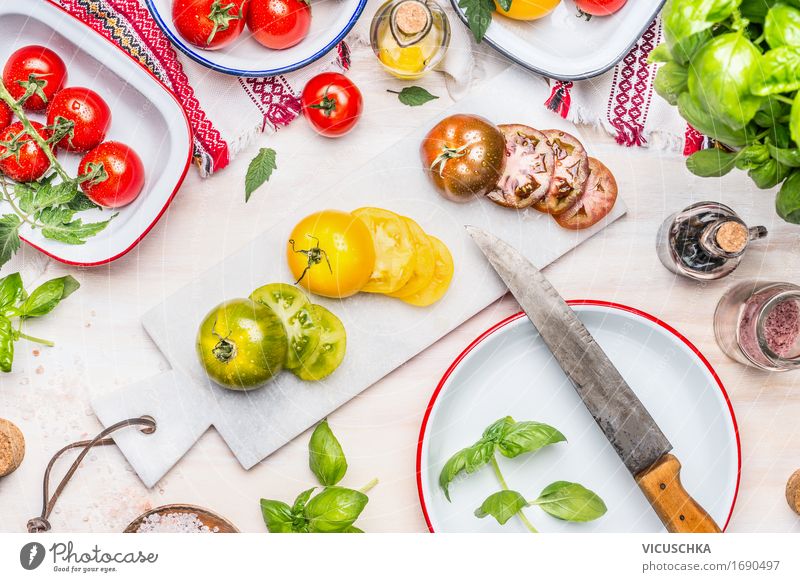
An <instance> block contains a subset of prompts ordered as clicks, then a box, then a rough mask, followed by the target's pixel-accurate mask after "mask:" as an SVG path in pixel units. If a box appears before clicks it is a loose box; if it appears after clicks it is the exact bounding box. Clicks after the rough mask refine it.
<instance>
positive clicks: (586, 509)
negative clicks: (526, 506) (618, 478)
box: [531, 481, 607, 521]
mask: <svg viewBox="0 0 800 582" xmlns="http://www.w3.org/2000/svg"><path fill="white" fill-rule="evenodd" d="M531 505H538V506H539V507H541V508H542V509H543V510H544V511H546V512H547V513H549V514H550V515H552V516H553V517H557V518H558V519H563V520H565V521H592V520H595V519H597V518H599V517H601V516H603V515H604V514H605V512H606V511H607V508H606V504H605V503H604V502H603V500H602V499H600V496H599V495H597V493H595V492H593V491H590V490H589V489H587V488H586V487H584V486H583V485H580V484H578V483H570V482H569V481H556V482H555V483H551V484H550V485H548V486H547V487H545V488H544V489H543V490H542V493H541V494H540V495H539V498H538V499H536V501H532V502H531Z"/></svg>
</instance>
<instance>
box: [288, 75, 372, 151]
mask: <svg viewBox="0 0 800 582" xmlns="http://www.w3.org/2000/svg"><path fill="white" fill-rule="evenodd" d="M301 103H302V108H303V115H304V116H305V117H306V119H308V122H309V123H310V124H311V127H313V128H314V130H315V131H316V132H317V133H319V134H320V135H324V136H325V137H339V136H341V135H344V134H346V133H349V132H350V131H351V130H352V129H353V128H354V127H355V126H356V123H358V120H359V119H360V118H361V112H362V111H363V110H364V98H363V97H362V96H361V91H359V90H358V87H356V86H355V85H354V84H353V82H352V81H350V79H348V78H347V77H345V76H344V75H342V74H341V73H322V74H320V75H317V76H316V77H314V78H312V79H311V80H310V81H309V82H308V83H306V86H305V88H304V89H303V95H302V97H301Z"/></svg>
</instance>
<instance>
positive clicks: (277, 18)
mask: <svg viewBox="0 0 800 582" xmlns="http://www.w3.org/2000/svg"><path fill="white" fill-rule="evenodd" d="M247 27H248V28H249V29H250V31H251V32H252V33H253V38H255V39H256V40H257V41H258V42H260V43H261V44H263V45H264V46H265V47H267V48H271V49H285V48H289V47H291V46H294V45H296V44H297V43H299V42H300V41H301V40H303V39H304V38H305V37H306V35H307V34H308V29H309V28H310V27H311V6H310V5H309V3H308V0H255V1H253V2H251V3H250V8H249V10H248V11H247Z"/></svg>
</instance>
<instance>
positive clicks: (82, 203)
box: [66, 192, 100, 212]
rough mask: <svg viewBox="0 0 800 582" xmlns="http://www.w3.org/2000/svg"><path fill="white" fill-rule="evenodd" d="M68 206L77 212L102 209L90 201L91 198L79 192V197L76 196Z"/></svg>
mask: <svg viewBox="0 0 800 582" xmlns="http://www.w3.org/2000/svg"><path fill="white" fill-rule="evenodd" d="M66 206H67V208H69V209H70V210H74V211H76V212H81V211H83V210H93V209H95V208H100V207H99V206H98V205H97V204H95V203H94V202H92V201H91V200H89V197H88V196H86V194H84V193H83V192H78V195H77V196H75V198H73V199H72V200H70V201H69V203H68V204H67V205H66Z"/></svg>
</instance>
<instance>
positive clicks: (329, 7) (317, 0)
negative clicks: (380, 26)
mask: <svg viewBox="0 0 800 582" xmlns="http://www.w3.org/2000/svg"><path fill="white" fill-rule="evenodd" d="M146 2H147V6H148V8H150V12H151V13H152V14H153V18H155V20H156V22H157V23H158V25H159V26H160V27H161V29H162V30H163V31H164V34H166V35H167V36H168V37H169V39H170V40H171V41H172V44H173V45H175V46H176V47H177V48H178V50H180V51H181V52H183V53H184V54H185V55H186V56H188V57H189V58H191V59H193V60H195V61H197V62H198V63H200V64H201V65H203V66H205V67H208V68H209V69H212V70H214V71H218V72H220V73H226V74H228V75H237V76H240V77H271V76H273V75H279V74H281V73H287V72H289V71H294V70H296V69H299V68H301V67H305V66H306V65H308V64H310V63H313V62H314V61H316V60H317V59H319V58H320V57H322V56H323V55H325V54H326V53H328V52H329V51H330V50H331V49H332V48H333V47H335V46H336V44H337V43H338V42H339V41H340V40H342V39H343V38H344V37H345V35H346V34H347V33H348V32H350V29H352V28H353V26H355V23H356V21H357V20H358V17H359V16H361V12H363V10H364V6H366V4H367V0H312V2H311V29H310V30H309V31H308V36H306V38H304V39H303V40H302V41H301V42H299V43H298V44H297V45H295V46H293V47H290V48H288V49H284V50H271V49H268V48H266V47H264V46H262V45H260V44H259V43H258V42H256V41H255V40H254V39H253V37H252V36H251V35H250V31H249V29H248V28H245V29H244V32H243V33H242V35H241V36H240V37H239V38H237V39H236V41H234V42H233V43H232V44H231V45H229V46H227V47H224V48H222V49H220V50H215V51H207V50H203V49H200V48H198V47H195V46H192V45H191V44H189V43H188V42H186V41H185V40H184V39H183V38H182V37H181V35H180V34H179V33H178V30H177V29H176V28H175V25H174V24H173V22H172V2H173V0H146Z"/></svg>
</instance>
